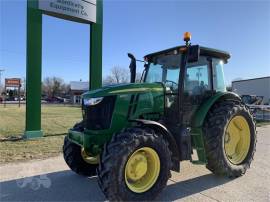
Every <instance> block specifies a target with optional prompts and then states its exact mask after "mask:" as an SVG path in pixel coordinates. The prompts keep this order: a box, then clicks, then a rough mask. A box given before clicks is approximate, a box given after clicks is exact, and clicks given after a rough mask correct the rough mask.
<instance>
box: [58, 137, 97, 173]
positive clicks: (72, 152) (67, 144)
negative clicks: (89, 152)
mask: <svg viewBox="0 0 270 202" xmlns="http://www.w3.org/2000/svg"><path fill="white" fill-rule="evenodd" d="M63 155H64V159H65V161H66V163H67V165H68V166H69V168H70V169H71V170H72V171H74V172H75V173H77V174H79V175H84V176H88V177H91V176H95V175H96V169H97V167H98V164H95V163H93V164H90V163H87V160H86V158H83V156H84V150H83V149H82V148H81V147H80V146H79V145H76V144H74V143H73V142H71V141H70V140H69V139H68V137H65V140H64V146H63Z"/></svg>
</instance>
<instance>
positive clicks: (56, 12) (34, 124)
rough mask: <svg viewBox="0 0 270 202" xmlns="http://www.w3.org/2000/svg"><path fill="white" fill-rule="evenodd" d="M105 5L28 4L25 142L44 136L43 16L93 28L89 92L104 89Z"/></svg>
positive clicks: (42, 0)
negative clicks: (42, 110)
mask: <svg viewBox="0 0 270 202" xmlns="http://www.w3.org/2000/svg"><path fill="white" fill-rule="evenodd" d="M102 4H103V3H102V0H27V51H26V52H27V59H26V60H27V61H26V118H25V122H26V124H25V137H26V138H35V137H41V136H42V135H43V132H42V130H41V78H42V76H41V72H42V67H41V64H42V14H46V15H51V16H54V17H58V18H62V19H65V20H72V21H76V22H80V23H87V24H89V25H91V28H90V65H89V73H90V75H89V89H96V88H99V87H101V86H102V23H103V13H102V11H103V5H102ZM74 68H76V67H74Z"/></svg>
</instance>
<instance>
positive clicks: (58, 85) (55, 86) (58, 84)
mask: <svg viewBox="0 0 270 202" xmlns="http://www.w3.org/2000/svg"><path fill="white" fill-rule="evenodd" d="M64 85H65V84H64V81H63V79H61V78H58V77H46V78H45V79H44V80H43V83H42V91H43V93H45V94H46V95H47V96H48V97H54V96H57V95H59V94H62V90H63V87H64Z"/></svg>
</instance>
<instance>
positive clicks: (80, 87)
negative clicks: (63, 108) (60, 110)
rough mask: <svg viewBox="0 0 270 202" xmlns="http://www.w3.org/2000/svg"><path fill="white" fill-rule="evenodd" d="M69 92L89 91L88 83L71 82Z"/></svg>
mask: <svg viewBox="0 0 270 202" xmlns="http://www.w3.org/2000/svg"><path fill="white" fill-rule="evenodd" d="M70 89H71V90H81V91H87V90H88V89H89V82H87V81H71V82H70Z"/></svg>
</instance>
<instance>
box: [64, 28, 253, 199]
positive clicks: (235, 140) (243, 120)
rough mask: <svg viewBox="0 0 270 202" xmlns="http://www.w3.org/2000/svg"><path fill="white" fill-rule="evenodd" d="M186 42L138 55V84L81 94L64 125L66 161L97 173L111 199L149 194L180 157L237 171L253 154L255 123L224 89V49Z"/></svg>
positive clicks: (230, 173) (224, 172)
mask: <svg viewBox="0 0 270 202" xmlns="http://www.w3.org/2000/svg"><path fill="white" fill-rule="evenodd" d="M190 38H191V36H190V34H189V33H185V36H184V40H185V41H186V44H185V45H183V46H177V47H174V48H170V49H166V50H163V51H159V52H156V53H152V54H149V55H146V56H145V57H144V62H145V65H144V68H145V69H144V72H143V74H142V78H141V82H140V83H134V80H135V76H134V72H135V71H134V70H135V69H136V59H135V57H134V56H133V55H131V54H129V57H130V58H131V64H130V69H131V77H132V78H131V83H129V84H120V85H112V86H106V87H103V88H100V89H97V90H92V91H89V92H87V93H85V94H83V95H82V100H83V101H82V116H83V120H82V121H81V122H80V123H77V124H76V125H75V126H74V127H73V128H72V129H70V130H69V133H68V135H67V137H66V138H65V142H64V146H63V151H64V159H65V161H66V163H67V165H68V166H69V167H70V168H71V170H73V171H74V172H76V173H78V174H80V175H85V176H94V175H97V176H98V182H99V186H100V188H101V190H102V191H103V193H104V194H105V196H106V197H107V199H108V200H111V201H138V200H139V201H145V200H152V199H154V198H155V197H156V196H157V195H158V194H159V193H160V192H161V191H162V189H163V188H164V187H165V186H166V183H167V181H168V179H169V178H170V176H171V174H170V171H171V170H172V171H177V172H180V161H184V160H188V161H191V162H192V163H194V164H205V165H206V167H207V168H208V169H209V170H210V171H211V172H213V173H214V174H216V175H224V176H228V177H238V176H241V175H243V174H244V173H245V172H246V170H247V168H249V167H250V163H251V161H252V159H253V155H254V152H255V146H256V128H255V123H254V119H253V116H252V115H251V113H250V112H249V110H248V108H247V107H246V106H245V105H244V103H243V102H242V100H241V98H240V97H239V96H238V95H237V94H234V93H232V92H227V91H226V87H225V84H224V75H223V65H224V64H226V63H227V62H228V59H229V58H230V55H229V53H227V52H224V51H220V50H216V49H211V48H206V47H202V46H199V45H191V43H190V42H189V41H190Z"/></svg>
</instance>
